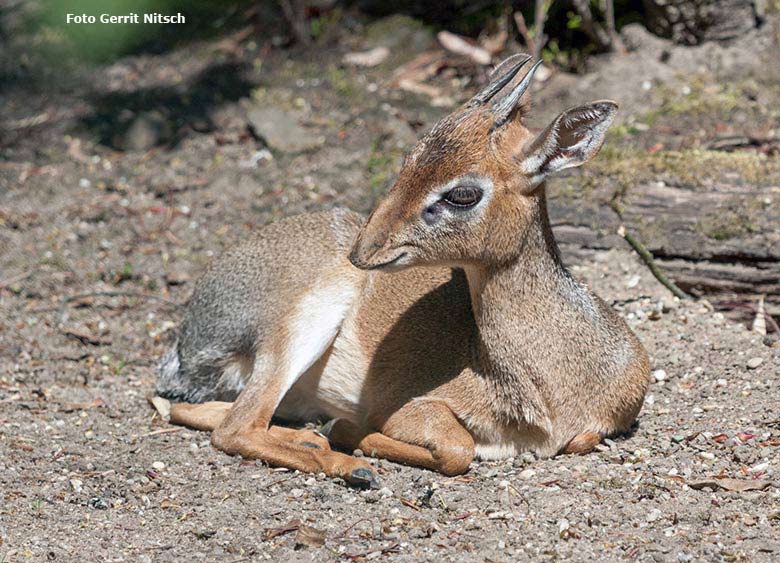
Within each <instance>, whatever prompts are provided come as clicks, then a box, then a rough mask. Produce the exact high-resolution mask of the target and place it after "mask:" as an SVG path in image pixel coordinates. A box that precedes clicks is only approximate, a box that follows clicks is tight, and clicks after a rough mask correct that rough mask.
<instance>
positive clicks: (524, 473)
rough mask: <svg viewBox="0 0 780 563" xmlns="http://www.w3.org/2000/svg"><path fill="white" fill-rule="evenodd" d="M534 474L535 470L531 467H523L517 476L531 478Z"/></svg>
mask: <svg viewBox="0 0 780 563" xmlns="http://www.w3.org/2000/svg"><path fill="white" fill-rule="evenodd" d="M535 475H536V471H534V470H533V469H523V470H522V471H521V472H520V473H519V474H518V477H520V478H521V479H532V478H533V477H534V476H535Z"/></svg>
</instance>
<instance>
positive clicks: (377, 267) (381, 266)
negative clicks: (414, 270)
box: [367, 251, 408, 270]
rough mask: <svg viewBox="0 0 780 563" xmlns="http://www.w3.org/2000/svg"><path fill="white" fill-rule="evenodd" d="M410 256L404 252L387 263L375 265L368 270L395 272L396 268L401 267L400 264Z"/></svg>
mask: <svg viewBox="0 0 780 563" xmlns="http://www.w3.org/2000/svg"><path fill="white" fill-rule="evenodd" d="M407 255H408V252H406V251H403V252H401V253H400V254H398V255H397V256H396V257H395V258H391V259H390V260H388V261H386V262H381V263H379V264H373V265H371V266H369V267H368V268H367V269H368V270H393V269H395V267H396V266H400V265H401V264H399V262H401V260H403V259H404V258H406V256H407Z"/></svg>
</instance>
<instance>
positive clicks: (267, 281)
mask: <svg viewBox="0 0 780 563" xmlns="http://www.w3.org/2000/svg"><path fill="white" fill-rule="evenodd" d="M529 60H530V57H528V56H525V55H516V56H513V57H510V58H509V59H507V60H506V61H504V62H503V63H502V64H501V65H499V67H498V68H497V69H496V71H495V72H494V74H493V76H492V81H491V82H490V83H489V84H488V85H487V86H486V87H485V88H484V89H483V90H482V91H480V92H478V93H477V94H476V95H475V96H474V97H473V98H471V100H469V101H468V102H467V103H466V104H464V105H463V106H461V107H460V108H459V109H457V110H456V111H455V112H454V113H452V114H451V115H449V116H447V117H445V118H444V119H443V120H441V121H440V122H439V123H438V124H437V125H436V126H435V127H434V128H433V129H432V130H431V131H430V132H429V133H428V134H427V135H425V136H424V137H423V138H422V140H420V141H419V142H418V143H417V145H416V146H415V148H414V150H413V151H412V152H411V153H410V154H409V155H408V156H407V157H406V159H405V162H404V164H403V167H402V169H401V171H400V174H399V177H398V179H397V181H396V182H395V185H394V186H393V187H392V189H391V190H390V191H389V193H388V194H387V196H386V197H385V198H384V200H383V201H381V202H380V203H379V205H378V206H377V208H376V209H375V210H374V212H373V213H372V214H371V216H370V217H369V218H368V220H367V221H366V222H365V224H362V223H363V220H362V218H361V217H360V216H358V215H357V214H355V213H353V212H351V211H348V210H342V209H334V210H332V211H325V212H320V213H311V214H303V215H298V216H295V217H290V218H287V219H284V220H281V221H279V222H277V223H275V224H272V225H270V226H268V227H265V228H263V229H262V230H260V231H259V232H258V233H257V234H256V235H254V236H253V237H252V238H250V239H249V240H247V241H245V242H244V243H243V244H241V245H240V246H238V247H237V248H235V249H234V250H232V251H229V252H227V253H226V254H224V255H223V256H222V257H221V258H220V259H218V260H217V261H216V262H215V263H214V264H213V265H212V266H211V267H210V268H209V269H208V270H207V271H206V273H205V274H204V275H203V277H202V278H201V279H200V280H199V281H198V283H197V285H196V287H195V291H194V294H193V296H192V298H191V300H190V302H189V304H188V306H187V310H186V312H185V314H184V318H183V321H182V324H181V329H180V335H179V339H178V342H177V344H176V345H175V347H174V348H173V350H171V351H170V352H169V353H168V354H166V356H165V358H164V359H163V362H162V366H161V370H160V379H159V384H158V388H157V389H158V393H159V394H160V395H162V396H164V397H167V398H170V399H173V400H175V401H176V400H178V401H182V402H180V403H175V404H173V405H172V409H171V420H172V421H173V422H174V423H178V424H184V425H187V426H190V427H193V428H197V429H202V430H213V434H212V443H213V444H214V446H216V447H217V448H219V449H220V450H223V451H224V452H226V453H228V454H231V455H241V456H243V457H245V458H256V459H260V460H263V461H265V462H267V463H268V464H270V465H274V466H282V467H288V468H291V469H298V470H300V471H310V472H324V473H326V474H327V475H330V476H337V477H342V478H343V479H345V480H346V481H348V482H350V483H352V484H356V485H362V486H373V485H375V484H376V476H375V474H374V472H373V471H372V469H371V466H370V465H369V464H368V463H367V462H366V460H365V459H364V458H358V457H353V456H350V455H347V454H345V453H341V452H339V451H336V450H335V449H331V446H333V447H335V448H339V449H342V450H347V451H352V449H354V448H360V449H361V450H363V451H364V452H366V454H367V455H371V456H376V457H381V458H386V459H389V460H392V461H396V462H399V463H404V464H409V465H416V466H422V467H426V468H429V469H432V470H435V471H440V472H442V473H444V474H447V475H454V474H459V473H462V472H464V471H466V470H467V468H468V466H469V463H470V462H471V461H472V460H473V459H474V457H475V456H476V457H477V458H480V459H500V458H506V457H509V456H513V455H515V454H517V453H519V452H526V451H530V452H534V453H536V454H537V455H539V456H551V455H555V454H557V453H560V452H570V453H584V452H587V451H590V450H591V449H592V448H593V447H594V446H595V445H596V444H597V443H598V442H599V441H600V440H601V439H602V438H603V437H605V436H608V435H614V434H617V433H620V432H623V431H625V430H627V429H628V428H629V427H630V426H631V424H632V422H633V421H634V419H635V418H636V416H637V414H638V413H639V410H640V408H641V406H642V403H643V399H644V395H645V392H646V389H647V385H648V380H649V363H648V358H647V354H646V352H645V350H644V348H643V347H642V345H641V344H640V343H639V341H638V340H637V338H636V337H635V336H634V334H633V333H632V332H631V330H630V329H629V328H628V326H627V325H626V324H625V323H624V322H623V320H621V319H620V318H619V317H618V316H617V315H616V314H615V313H614V312H613V311H612V310H611V309H610V308H609V306H607V305H606V304H605V303H604V302H603V301H602V300H601V299H599V298H598V297H596V296H595V295H593V294H592V293H591V292H590V291H589V290H588V289H587V288H586V287H585V286H583V285H582V284H580V283H579V282H577V281H575V280H574V279H573V278H572V276H571V275H570V274H569V272H568V271H567V270H566V268H565V267H564V266H563V264H562V263H561V260H560V257H559V252H558V247H557V245H556V243H555V239H554V238H553V233H552V230H551V228H550V221H549V218H548V214H547V204H546V197H545V185H544V181H545V178H547V176H548V175H549V174H552V173H553V172H556V171H558V170H561V169H563V168H568V167H572V166H579V165H580V164H583V163H584V162H585V161H587V160H589V159H590V158H591V157H592V156H593V155H595V154H596V153H597V152H598V150H599V148H600V147H601V144H602V142H603V141H604V136H605V133H606V130H607V127H608V126H609V124H610V123H611V122H612V119H613V117H614V115H615V112H616V111H617V104H615V103H614V102H611V101H597V102H592V103H589V104H586V105H583V106H580V107H576V108H573V109H570V110H568V111H565V112H563V113H562V114H560V115H559V116H558V117H557V118H555V120H553V122H552V123H550V125H549V126H548V127H547V128H546V129H545V130H544V131H542V132H541V133H540V134H538V135H536V136H534V135H532V134H531V133H530V132H529V131H528V129H527V128H526V127H525V126H524V125H523V118H524V115H525V113H526V105H525V104H524V102H523V99H524V93H525V91H526V89H527V88H528V86H529V84H530V82H531V78H532V76H533V73H534V71H535V70H536V68H537V67H538V66H539V63H536V65H534V66H533V67H532V68H531V69H530V71H528V72H527V73H526V74H525V75H523V76H522V77H521V75H520V73H519V71H520V69H521V68H523V67H524V66H525V65H526V64H527V63H528V62H529ZM361 224H362V226H361ZM391 272H392V273H391ZM225 401H235V402H225ZM192 403H201V404H192ZM274 416H276V417H278V418H281V419H285V420H297V421H313V420H316V419H318V418H327V419H330V421H329V422H328V423H327V424H326V425H325V426H324V427H322V429H321V431H320V432H314V431H311V430H296V429H292V428H288V427H284V426H277V425H272V424H271V421H272V417H274Z"/></svg>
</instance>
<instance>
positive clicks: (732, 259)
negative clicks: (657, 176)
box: [548, 182, 780, 315]
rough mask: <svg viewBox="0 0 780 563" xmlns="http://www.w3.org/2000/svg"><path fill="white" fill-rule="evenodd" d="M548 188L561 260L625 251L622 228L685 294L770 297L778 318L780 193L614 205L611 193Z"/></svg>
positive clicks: (714, 192)
mask: <svg viewBox="0 0 780 563" xmlns="http://www.w3.org/2000/svg"><path fill="white" fill-rule="evenodd" d="M566 186H567V184H565V183H559V184H556V183H552V184H551V185H550V186H548V193H549V207H550V218H551V221H552V224H553V230H554V231H555V234H556V237H557V239H558V241H559V243H560V244H561V247H562V250H563V253H564V258H565V259H569V260H577V259H579V258H581V257H582V254H583V251H585V252H586V253H587V251H593V250H599V249H610V248H626V249H627V248H628V246H627V245H626V243H625V241H624V240H623V239H622V237H620V236H619V235H618V234H617V229H618V227H619V226H620V224H621V223H623V224H625V226H626V228H627V229H628V230H629V231H631V232H633V233H636V235H637V236H638V238H639V239H640V240H641V241H642V242H643V243H644V244H645V246H647V248H648V249H649V250H650V251H651V252H652V253H653V255H654V257H655V258H656V261H657V262H658V265H659V266H661V267H662V268H663V269H664V271H665V272H666V273H667V274H668V275H669V277H670V278H671V279H673V280H674V281H675V282H677V284H678V285H679V286H680V287H681V288H682V289H684V290H685V291H688V292H691V293H694V294H698V295H707V296H715V297H723V298H726V297H729V298H734V297H736V298H738V299H744V300H751V301H753V300H755V299H756V298H757V296H758V295H761V294H765V295H766V296H767V309H768V312H769V314H771V315H777V314H780V186H777V187H770V188H766V187H764V188H758V187H751V186H736V187H735V186H722V187H714V188H711V189H707V190H704V189H702V188H701V187H698V188H697V187H677V186H667V185H665V184H663V183H660V182H651V183H646V184H642V185H638V186H635V187H632V188H631V190H630V193H629V194H628V196H627V197H626V198H625V199H624V200H623V201H622V202H621V204H620V211H621V215H620V216H619V215H618V213H617V212H616V211H615V210H614V209H613V207H612V206H611V202H612V200H613V196H614V187H606V186H605V187H603V188H599V187H596V188H593V189H589V190H587V191H586V192H576V190H575V192H576V193H572V190H571V189H567V187H566Z"/></svg>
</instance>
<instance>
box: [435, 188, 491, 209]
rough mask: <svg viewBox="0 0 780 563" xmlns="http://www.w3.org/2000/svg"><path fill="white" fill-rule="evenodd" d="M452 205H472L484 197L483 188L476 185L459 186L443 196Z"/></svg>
mask: <svg viewBox="0 0 780 563" xmlns="http://www.w3.org/2000/svg"><path fill="white" fill-rule="evenodd" d="M442 199H443V200H444V202H445V203H447V204H449V205H451V206H452V207H472V206H474V205H476V204H477V203H479V200H480V199H482V190H481V189H479V188H477V187H475V186H457V187H455V188H452V189H451V190H450V191H448V192H447V193H445V194H444V195H443V196H442Z"/></svg>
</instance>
